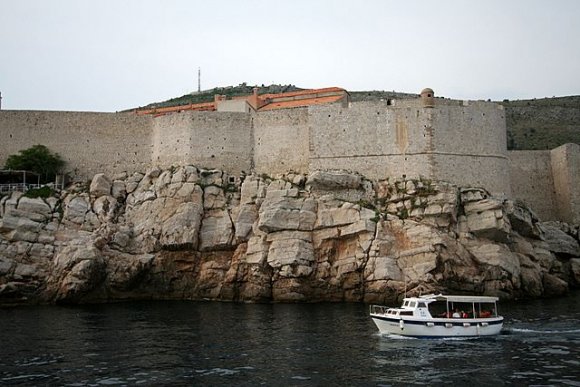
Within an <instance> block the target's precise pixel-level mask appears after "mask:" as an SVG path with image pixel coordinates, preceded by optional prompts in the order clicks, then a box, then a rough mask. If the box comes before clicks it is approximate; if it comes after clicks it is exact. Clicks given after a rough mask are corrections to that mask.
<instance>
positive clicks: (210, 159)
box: [0, 89, 580, 223]
mask: <svg viewBox="0 0 580 387" xmlns="http://www.w3.org/2000/svg"><path fill="white" fill-rule="evenodd" d="M427 90H428V89H427ZM431 93H432V91H431ZM240 110H241V111H219V109H218V111H182V112H175V113H172V114H165V115H161V116H155V115H137V114H135V113H88V112H55V111H10V110H8V111H7V110H0V139H1V141H0V166H2V165H4V162H5V161H6V158H7V157H8V156H9V155H11V154H16V153H18V151H20V150H23V149H26V148H28V147H30V146H33V145H36V144H43V145H46V146H47V147H48V148H49V149H50V150H51V151H53V152H57V153H59V154H60V155H61V157H62V158H63V159H64V160H65V161H66V168H67V172H68V173H69V175H70V176H71V177H72V178H73V179H75V180H87V179H89V178H90V177H92V175H94V174H95V173H99V172H104V173H106V174H108V175H111V176H112V175H114V174H116V173H119V172H124V171H126V172H129V173H132V172H135V171H144V170H146V169H147V168H149V167H150V166H152V165H157V166H160V167H169V166H171V165H180V164H193V165H197V166H199V167H204V168H219V169H223V170H225V171H227V172H228V173H229V174H230V175H232V176H238V175H240V174H243V173H251V172H255V173H258V174H262V173H265V174H269V175H274V174H277V173H283V172H288V171H295V172H301V173H308V172H310V171H313V170H318V169H330V170H333V169H345V170H350V171H356V172H360V173H361V174H363V175H365V176H366V177H368V178H371V179H386V178H427V179H432V180H446V181H450V182H452V183H455V184H458V185H462V186H479V187H484V188H486V189H488V190H489V191H491V192H492V193H494V194H499V195H506V196H509V197H514V198H519V199H522V200H524V201H526V202H527V203H528V204H530V205H531V206H532V208H533V209H534V211H536V213H537V214H538V215H539V216H540V218H541V219H542V220H564V221H568V222H572V223H579V222H580V177H579V172H578V171H580V149H579V148H580V146H579V145H578V144H566V145H564V146H562V147H559V148H557V149H554V150H552V151H510V152H508V151H507V146H506V126H505V114H504V110H503V107H502V106H501V105H498V104H494V103H490V102H478V101H455V100H449V99H442V98H436V99H435V98H433V96H432V95H423V96H422V97H421V98H418V99H408V100H407V99H405V100H386V101H373V102H356V103H344V102H343V103H332V104H319V105H312V106H306V107H294V108H290V109H279V110H267V111H252V109H246V108H243V109H240Z"/></svg>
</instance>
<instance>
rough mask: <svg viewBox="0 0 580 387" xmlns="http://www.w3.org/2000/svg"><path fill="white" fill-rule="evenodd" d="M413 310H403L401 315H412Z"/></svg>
mask: <svg viewBox="0 0 580 387" xmlns="http://www.w3.org/2000/svg"><path fill="white" fill-rule="evenodd" d="M412 315H413V312H412V311H410V310H405V311H401V313H399V316H412Z"/></svg>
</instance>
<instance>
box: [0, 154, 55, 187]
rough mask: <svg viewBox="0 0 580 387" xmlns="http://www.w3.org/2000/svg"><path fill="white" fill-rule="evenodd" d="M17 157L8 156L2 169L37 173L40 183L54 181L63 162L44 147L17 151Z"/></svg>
mask: <svg viewBox="0 0 580 387" xmlns="http://www.w3.org/2000/svg"><path fill="white" fill-rule="evenodd" d="M19 152H20V154H18V155H10V156H8V159H6V164H5V165H4V169H15V170H25V171H32V172H34V173H38V174H39V175H40V179H41V180H42V182H44V183H47V182H51V181H54V179H55V177H56V175H57V174H58V172H59V171H60V169H61V168H62V167H63V166H64V161H63V160H62V158H61V157H60V155H59V154H58V153H52V152H51V151H50V150H49V149H48V148H47V147H46V146H44V145H34V146H33V147H31V148H28V149H25V150H21V151H19Z"/></svg>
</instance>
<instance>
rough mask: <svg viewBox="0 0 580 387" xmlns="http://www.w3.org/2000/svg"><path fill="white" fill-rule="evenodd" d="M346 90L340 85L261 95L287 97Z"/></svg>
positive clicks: (263, 96)
mask: <svg viewBox="0 0 580 387" xmlns="http://www.w3.org/2000/svg"><path fill="white" fill-rule="evenodd" d="M342 92H345V90H344V89H341V88H340V87H326V88H323V89H308V90H299V91H290V92H288V93H279V94H262V95H260V96H259V97H260V98H262V99H264V98H285V97H297V96H302V95H310V94H321V93H342Z"/></svg>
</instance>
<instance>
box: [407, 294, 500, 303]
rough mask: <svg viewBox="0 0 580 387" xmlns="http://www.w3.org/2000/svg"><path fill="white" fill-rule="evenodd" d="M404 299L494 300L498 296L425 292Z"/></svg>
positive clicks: (496, 299)
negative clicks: (422, 294) (421, 294)
mask: <svg viewBox="0 0 580 387" xmlns="http://www.w3.org/2000/svg"><path fill="white" fill-rule="evenodd" d="M405 300H414V301H417V300H421V301H430V302H432V301H450V302H496V301H498V300H499V298H498V297H490V296H453V295H444V294H427V295H424V296H418V297H406V298H405Z"/></svg>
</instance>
